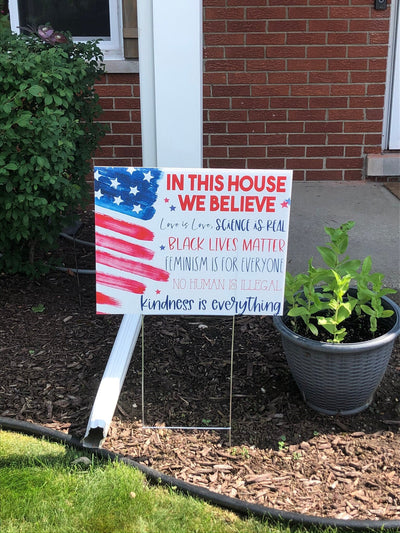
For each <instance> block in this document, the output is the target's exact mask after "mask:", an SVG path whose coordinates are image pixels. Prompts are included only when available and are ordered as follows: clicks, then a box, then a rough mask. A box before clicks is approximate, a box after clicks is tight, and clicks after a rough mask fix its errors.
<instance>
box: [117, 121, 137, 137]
mask: <svg viewBox="0 0 400 533" xmlns="http://www.w3.org/2000/svg"><path fill="white" fill-rule="evenodd" d="M140 132H141V125H140V122H113V124H112V133H114V134H118V133H140Z"/></svg>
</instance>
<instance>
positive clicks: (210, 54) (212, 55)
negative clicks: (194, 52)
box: [204, 46, 225, 59]
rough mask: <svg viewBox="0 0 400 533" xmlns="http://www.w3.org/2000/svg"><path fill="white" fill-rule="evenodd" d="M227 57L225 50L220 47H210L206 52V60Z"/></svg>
mask: <svg viewBox="0 0 400 533" xmlns="http://www.w3.org/2000/svg"><path fill="white" fill-rule="evenodd" d="M224 57H225V49H224V48H222V47H221V46H219V47H215V46H214V47H211V46H208V47H207V48H206V49H205V50H204V59H221V58H224Z"/></svg>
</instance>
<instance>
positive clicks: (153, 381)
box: [0, 213, 400, 520]
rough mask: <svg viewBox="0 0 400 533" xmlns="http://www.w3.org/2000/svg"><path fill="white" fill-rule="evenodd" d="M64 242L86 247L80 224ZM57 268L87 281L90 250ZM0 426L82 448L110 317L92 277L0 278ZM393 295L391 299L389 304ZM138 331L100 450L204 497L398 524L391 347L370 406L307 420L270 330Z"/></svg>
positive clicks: (196, 326) (163, 322)
mask: <svg viewBox="0 0 400 533" xmlns="http://www.w3.org/2000/svg"><path fill="white" fill-rule="evenodd" d="M82 220H83V222H84V223H83V226H82V228H81V229H80V230H79V232H78V233H77V235H76V236H77V237H78V238H80V239H83V240H87V241H91V242H93V240H94V237H93V220H92V215H91V213H86V214H83V215H82ZM55 255H58V256H59V257H60V258H61V259H62V261H63V263H64V265H65V266H67V267H69V268H75V266H76V265H78V266H79V267H80V268H85V269H88V268H89V269H93V268H94V249H93V248H90V247H87V246H83V245H80V244H77V243H73V242H71V241H67V240H65V239H60V249H59V250H58V251H57V252H56V253H55ZM0 298H1V299H0V302H1V304H0V360H1V363H2V364H1V367H0V415H1V416H4V417H12V418H15V419H19V420H27V421H32V422H35V423H39V424H42V425H44V426H48V427H51V428H54V429H57V430H61V431H65V432H68V433H71V434H73V435H75V436H77V437H79V438H81V437H83V435H84V433H85V429H86V425H87V422H88V418H89V414H90V411H91V407H92V405H93V401H94V398H95V396H96V392H97V388H98V386H99V383H100V380H101V377H102V373H103V371H104V369H105V366H106V363H107V359H108V356H109V353H110V351H111V348H112V345H113V342H114V339H115V336H116V334H117V331H118V327H119V324H120V321H121V317H120V316H106V315H99V316H96V314H95V278H94V276H93V275H90V274H89V275H88V274H79V275H76V274H74V273H73V272H71V271H69V272H68V271H67V272H62V271H58V270H54V271H51V272H50V273H49V274H47V275H45V276H44V277H43V278H41V279H40V280H39V281H29V280H27V279H25V278H24V277H22V276H8V275H4V274H0ZM396 298H397V301H399V300H398V295H396V296H395V298H394V299H396ZM231 338H232V318H223V317H221V318H220V317H213V318H211V317H179V316H169V317H163V316H161V317H160V316H158V317H157V316H154V317H146V318H145V320H144V340H145V342H144V351H143V354H144V383H145V386H144V415H145V416H144V423H145V425H147V426H153V425H157V426H195V427H199V426H201V427H204V428H205V429H204V430H180V431H177V430H170V429H165V428H164V429H157V430H154V429H143V428H142V414H143V409H142V388H141V383H142V347H141V341H140V340H139V341H138V344H137V346H136V349H135V353H134V356H133V358H132V362H131V364H130V367H129V370H128V374H127V378H126V380H125V383H124V387H123V390H122V393H121V396H120V399H119V403H118V406H117V409H116V412H115V416H114V419H113V421H112V425H111V427H110V431H109V435H108V437H107V439H106V441H105V443H104V447H105V448H107V449H109V450H112V451H114V452H117V453H120V454H123V455H126V456H129V457H131V458H133V459H135V460H136V461H140V462H142V463H144V464H146V465H149V466H151V467H152V468H155V469H156V470H159V471H160V472H163V473H165V474H168V475H172V476H175V477H177V478H180V479H183V480H185V481H188V482H191V483H194V484H196V485H199V486H202V487H207V488H209V489H210V490H213V491H215V492H218V493H222V494H226V495H229V496H232V497H235V498H239V499H242V500H246V501H248V502H252V503H257V504H261V505H264V506H266V507H274V508H276V509H284V510H287V511H293V512H300V513H306V514H308V515H318V516H323V517H331V518H344V519H350V518H351V519H369V520H374V519H379V520H382V519H397V520H398V519H399V518H400V433H399V428H400V402H399V399H400V380H399V371H400V347H399V344H398V343H397V344H396V346H395V350H394V352H393V356H392V358H391V361H390V364H389V368H388V370H387V373H386V375H385V377H384V379H383V381H382V383H381V385H380V387H379V389H378V391H377V393H376V397H375V400H374V402H373V404H372V405H371V406H370V407H369V408H368V409H367V410H365V411H364V412H363V413H360V414H358V415H355V416H351V417H340V416H324V415H320V414H318V413H316V412H314V411H312V410H311V409H309V408H308V407H307V406H306V405H305V403H304V402H303V400H302V398H301V396H300V393H299V391H298V389H297V387H296V385H295V383H294V381H293V379H292V377H291V374H290V372H289V369H288V366H287V363H286V360H285V356H284V354H283V351H282V347H281V343H280V337H279V334H278V333H277V332H276V330H275V329H274V327H273V324H272V320H271V318H270V317H237V318H236V320H235V332H234V346H233V381H232V391H233V396H232V432H231V445H230V446H229V434H228V431H227V430H217V431H215V430H211V429H209V428H211V427H227V426H228V425H229V410H230V401H229V397H230V396H229V392H230V369H231Z"/></svg>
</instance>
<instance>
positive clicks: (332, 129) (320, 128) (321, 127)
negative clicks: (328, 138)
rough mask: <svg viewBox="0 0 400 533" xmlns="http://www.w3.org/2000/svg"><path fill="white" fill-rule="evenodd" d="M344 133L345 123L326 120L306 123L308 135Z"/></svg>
mask: <svg viewBox="0 0 400 533" xmlns="http://www.w3.org/2000/svg"><path fill="white" fill-rule="evenodd" d="M341 131H343V122H333V121H331V120H326V121H324V122H306V123H305V132H306V133H321V132H324V133H328V132H329V133H339V132H341Z"/></svg>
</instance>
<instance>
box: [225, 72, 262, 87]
mask: <svg viewBox="0 0 400 533" xmlns="http://www.w3.org/2000/svg"><path fill="white" fill-rule="evenodd" d="M266 82H267V73H266V72H231V73H229V75H228V84H229V85H236V84H239V85H242V84H244V83H248V84H252V85H253V84H259V85H261V84H264V83H266Z"/></svg>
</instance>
